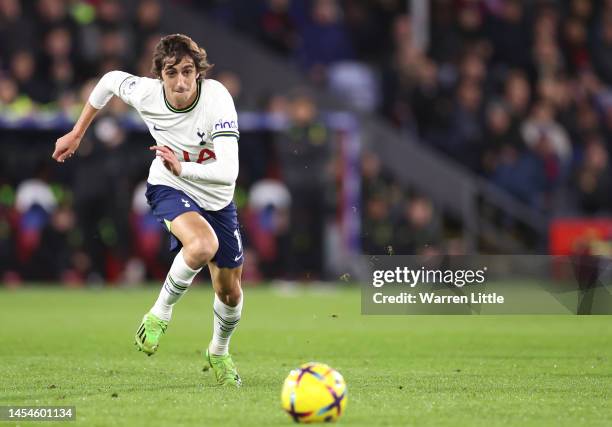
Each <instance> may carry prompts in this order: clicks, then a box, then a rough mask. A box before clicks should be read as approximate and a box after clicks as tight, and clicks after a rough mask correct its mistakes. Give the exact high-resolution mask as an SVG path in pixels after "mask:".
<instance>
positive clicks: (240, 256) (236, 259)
mask: <svg viewBox="0 0 612 427" xmlns="http://www.w3.org/2000/svg"><path fill="white" fill-rule="evenodd" d="M240 258H242V254H240V255H238V256H237V257H235V258H234V262H236V261H238V260H239V259H240Z"/></svg>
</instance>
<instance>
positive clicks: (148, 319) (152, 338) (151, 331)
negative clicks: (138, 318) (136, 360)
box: [134, 313, 168, 356]
mask: <svg viewBox="0 0 612 427" xmlns="http://www.w3.org/2000/svg"><path fill="white" fill-rule="evenodd" d="M166 328H168V322H166V321H165V320H161V319H160V318H159V317H157V316H156V315H154V314H153V313H147V314H145V315H144V317H143V318H142V323H141V324H140V327H139V328H138V330H137V331H136V336H135V337H134V343H135V344H136V347H138V350H140V351H143V352H145V353H146V355H147V356H151V355H153V353H155V352H156V351H157V347H159V339H160V338H161V336H162V335H163V334H164V333H165V332H166Z"/></svg>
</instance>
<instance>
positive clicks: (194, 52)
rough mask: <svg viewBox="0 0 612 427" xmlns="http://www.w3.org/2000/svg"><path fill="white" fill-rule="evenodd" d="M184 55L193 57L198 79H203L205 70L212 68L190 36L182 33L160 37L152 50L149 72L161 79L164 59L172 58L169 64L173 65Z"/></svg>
mask: <svg viewBox="0 0 612 427" xmlns="http://www.w3.org/2000/svg"><path fill="white" fill-rule="evenodd" d="M185 55H189V56H190V57H191V59H193V62H194V64H195V67H196V72H198V73H199V74H200V76H199V77H198V80H202V79H204V76H205V75H206V71H207V70H209V69H210V68H212V64H209V63H208V55H207V54H206V51H205V50H204V49H203V48H201V47H200V46H198V44H197V43H196V42H194V41H193V40H192V39H191V37H188V36H186V35H184V34H170V35H168V36H164V37H162V38H161V40H160V41H159V43H157V46H155V50H154V51H153V64H152V67H151V72H152V73H153V75H154V76H155V77H157V78H158V79H161V78H162V69H163V68H164V65H166V64H165V63H166V61H167V60H168V59H172V60H173V61H174V62H173V63H172V64H171V65H175V64H178V63H179V62H181V60H182V59H183V57H185Z"/></svg>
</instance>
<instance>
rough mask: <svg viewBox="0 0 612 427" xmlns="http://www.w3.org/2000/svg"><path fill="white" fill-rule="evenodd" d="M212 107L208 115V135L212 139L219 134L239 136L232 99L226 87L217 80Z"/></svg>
mask: <svg viewBox="0 0 612 427" xmlns="http://www.w3.org/2000/svg"><path fill="white" fill-rule="evenodd" d="M212 105H213V108H212V109H211V113H210V114H211V115H210V122H209V123H210V125H209V126H210V135H211V138H212V140H213V141H214V140H215V139H216V138H218V137H221V136H229V137H235V138H236V139H238V138H239V137H240V132H239V130H238V114H236V107H234V100H233V99H232V96H231V95H230V93H229V92H228V91H227V89H226V88H225V87H224V86H223V85H222V84H221V83H219V82H215V93H214V99H213V103H212Z"/></svg>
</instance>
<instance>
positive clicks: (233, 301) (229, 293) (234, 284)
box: [218, 277, 242, 307]
mask: <svg viewBox="0 0 612 427" xmlns="http://www.w3.org/2000/svg"><path fill="white" fill-rule="evenodd" d="M218 295H219V299H221V301H223V302H224V303H225V304H227V305H229V306H230V307H235V306H237V305H238V304H239V303H240V298H241V297H242V291H241V290H240V278H239V277H238V278H232V280H231V281H230V282H229V283H227V286H224V287H222V288H221V290H220V292H219V293H218Z"/></svg>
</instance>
